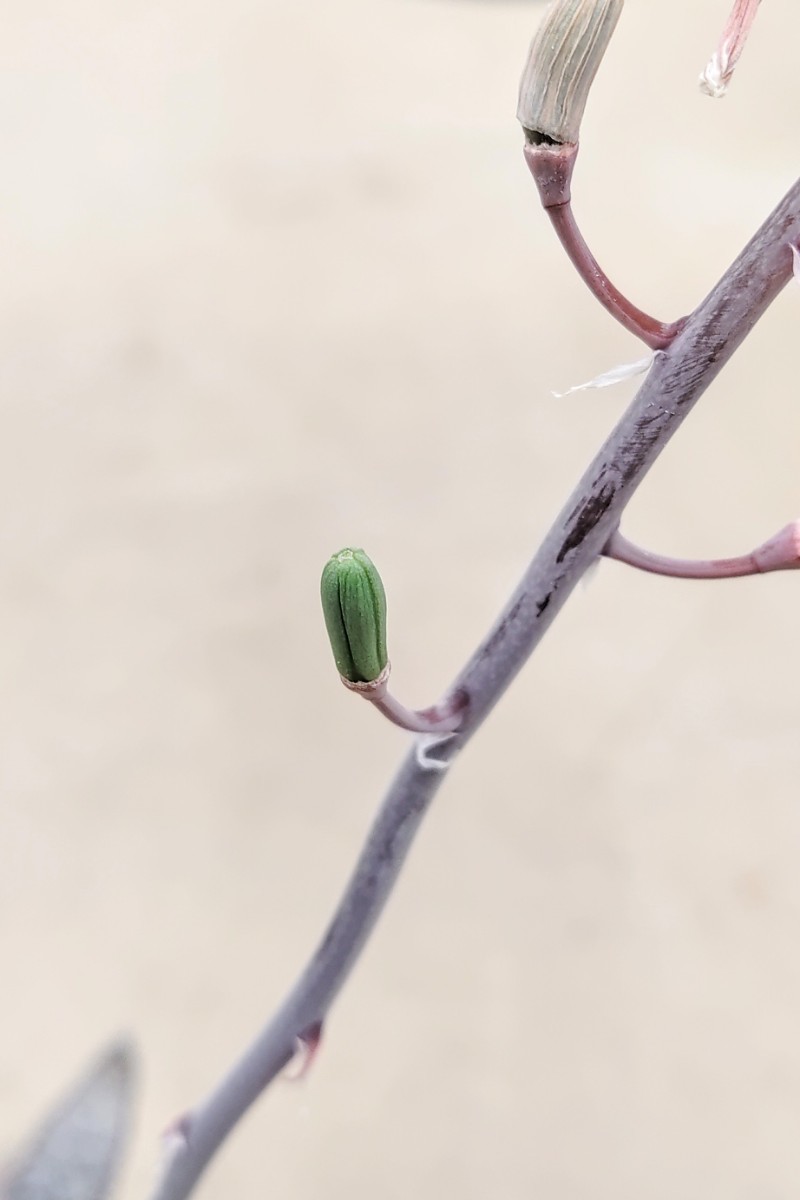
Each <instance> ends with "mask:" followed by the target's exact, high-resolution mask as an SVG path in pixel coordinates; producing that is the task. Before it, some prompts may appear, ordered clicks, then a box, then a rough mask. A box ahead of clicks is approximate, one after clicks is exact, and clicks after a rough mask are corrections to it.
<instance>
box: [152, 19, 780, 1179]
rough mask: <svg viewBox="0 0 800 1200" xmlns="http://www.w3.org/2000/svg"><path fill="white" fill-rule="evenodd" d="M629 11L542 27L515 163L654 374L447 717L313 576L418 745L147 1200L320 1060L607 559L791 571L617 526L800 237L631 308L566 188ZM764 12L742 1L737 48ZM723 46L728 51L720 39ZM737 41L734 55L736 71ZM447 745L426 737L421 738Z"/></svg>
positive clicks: (746, 254) (368, 623) (374, 616)
mask: <svg viewBox="0 0 800 1200" xmlns="http://www.w3.org/2000/svg"><path fill="white" fill-rule="evenodd" d="M622 6H623V3H622V0H557V3H556V4H554V5H553V7H552V8H551V9H550V10H549V12H548V14H547V15H546V17H545V18H544V23H543V25H542V27H541V29H540V32H539V34H538V35H537V38H536V39H534V43H533V47H532V52H531V55H530V58H529V60H528V65H527V67H526V70H525V75H524V77H523V84H522V90H521V94H520V118H521V121H522V124H523V127H524V130H525V139H526V144H525V157H526V161H527V162H528V165H529V167H530V169H531V171H532V172H533V175H534V178H535V179H536V182H537V185H538V187H539V191H540V195H541V196H542V200H543V203H544V204H545V207H546V209H547V211H548V214H549V215H550V217H551V220H552V221H553V224H554V225H555V227H556V229H557V231H558V233H559V235H560V237H561V239H562V241H563V242H564V245H565V247H566V249H567V251H568V253H569V255H570V257H571V258H572V259H573V261H574V262H575V263H576V265H577V266H578V268H579V270H580V271H581V273H582V274H583V276H584V278H585V279H586V280H587V283H589V286H590V287H591V288H592V290H593V291H594V293H595V294H596V295H597V297H598V299H599V300H600V301H601V303H602V304H603V305H604V307H605V308H607V309H608V310H609V311H610V312H611V313H612V314H613V315H614V316H615V317H616V318H617V319H618V320H620V321H621V322H622V323H623V324H624V325H625V326H626V328H628V329H629V330H631V332H633V333H635V334H636V335H637V336H638V337H640V338H641V339H642V340H643V341H644V342H646V344H647V345H648V346H650V347H652V348H656V349H659V350H661V351H662V353H659V354H657V355H655V359H654V362H653V365H652V367H651V369H650V372H649V374H648V376H647V378H646V379H645V382H644V383H643V385H642V386H641V388H640V389H639V392H638V393H637V395H636V397H635V398H634V400H633V402H632V404H631V406H630V408H629V409H628V411H627V412H626V413H625V415H624V416H623V417H622V419H621V420H620V421H619V423H618V425H617V427H616V428H615V429H614V430H613V431H612V433H611V434H610V436H609V437H608V439H607V440H606V442H605V443H604V445H603V446H602V447H601V448H600V450H599V451H598V453H597V455H596V457H595V459H594V460H593V462H591V463H590V464H589V466H588V468H587V470H586V472H585V474H584V476H583V478H582V479H581V480H580V482H579V483H578V485H577V487H576V489H575V491H574V493H573V494H572V496H571V497H570V498H569V499H568V501H567V503H566V505H565V507H564V509H563V511H562V512H561V514H560V515H559V517H558V518H557V519H556V521H555V522H554V524H553V526H552V528H551V529H550V532H549V533H548V534H547V536H546V538H545V540H544V542H543V543H542V545H541V547H540V549H539V550H538V552H537V553H536V555H535V557H534V559H533V561H532V562H531V564H530V566H529V568H528V570H527V571H526V573H525V575H524V576H523V578H522V580H521V581H520V584H519V586H518V587H517V589H516V591H515V592H514V594H513V595H512V596H511V598H510V599H509V601H508V603H507V605H506V607H505V609H504V610H503V612H502V613H501V614H500V616H499V617H498V619H497V622H496V623H495V625H494V627H493V628H492V629H491V630H490V631H489V633H488V634H487V636H486V637H485V639H484V640H483V641H482V642H481V644H480V645H479V646H478V648H477V649H476V651H475V652H474V654H473V655H472V657H471V658H470V660H469V661H468V662H467V664H466V666H465V667H464V669H463V670H462V671H461V673H460V674H459V676H458V677H457V679H456V680H455V681H454V682H453V684H452V685H451V687H450V689H449V690H448V692H447V693H446V695H445V698H444V700H443V702H442V704H441V705H440V706H438V707H437V708H436V709H434V710H429V711H428V713H427V714H422V717H420V714H410V713H409V712H408V710H405V709H402V712H401V711H400V710H401V706H399V705H398V704H397V702H395V701H393V700H390V699H389V697H388V693H387V692H386V690H385V682H386V680H385V674H386V672H387V670H388V658H387V656H386V646H385V598H384V597H383V586H382V584H381V583H380V580H379V578H378V576H377V572H376V571H375V570H374V567H373V565H372V564H371V563H370V562H369V560H368V559H367V558H366V556H365V555H363V552H362V551H344V552H342V553H340V554H339V555H336V556H334V559H333V560H331V563H330V564H329V565H328V567H326V574H325V576H324V577H323V603H324V606H325V616H326V623H327V626H328V630H329V633H330V635H331V642H332V646H333V650H334V655H335V657H336V661H337V665H338V667H339V670H340V672H341V673H342V675H343V678H344V679H345V682H346V683H347V685H348V687H352V688H356V689H357V690H359V691H360V692H361V694H365V695H366V696H367V698H368V699H370V700H371V701H372V702H373V703H374V704H376V706H377V707H379V708H381V709H382V711H384V713H386V715H388V716H390V718H391V719H393V720H398V719H399V723H401V724H403V725H405V727H406V728H420V724H419V722H420V721H421V720H422V721H423V723H424V721H427V724H425V725H424V728H425V730H426V736H425V737H420V738H417V739H416V740H415V744H414V746H413V747H412V748H411V750H410V752H409V754H408V755H407V756H406V758H405V760H404V761H403V763H402V764H401V766H400V769H399V771H398V773H397V775H396V777H395V779H394V781H393V782H392V784H391V786H390V787H389V790H388V792H387V795H386V797H385V799H384V801H383V804H382V806H381V808H380V810H379V812H378V814H377V817H376V819H375V822H374V824H373V827H372V829H371V830H370V833H369V835H368V837H367V840H366V843H365V845H364V847H363V849H362V851H361V854H360V856H359V859H358V862H357V863H356V866H355V869H354V871H353V875H352V877H351V879H350V881H349V883H348V885H347V887H346V889H345V891H344V894H343V896H342V899H341V901H340V904H339V906H338V908H337V910H336V912H335V914H334V916H333V918H332V920H331V922H330V925H329V926H328V929H327V931H326V932H325V935H324V937H323V939H322V941H321V942H320V944H319V947H318V948H317V950H316V951H315V953H314V954H313V955H312V957H311V959H310V960H309V962H308V965H307V966H306V968H305V970H304V971H303V973H302V975H301V976H300V978H299V979H298V980H297V982H296V983H295V985H294V987H293V988H292V989H291V990H290V991H289V993H288V995H287V996H286V998H285V1000H284V1002H283V1004H282V1005H281V1007H280V1008H279V1010H278V1011H277V1012H276V1013H275V1015H274V1016H273V1017H272V1019H271V1020H270V1021H269V1022H268V1024H267V1025H266V1026H265V1028H264V1029H263V1031H262V1032H261V1033H260V1034H259V1036H258V1037H257V1038H256V1040H255V1041H254V1043H253V1044H252V1045H251V1046H250V1047H249V1048H248V1049H246V1050H245V1052H244V1053H243V1054H242V1057H241V1058H240V1060H239V1061H238V1062H237V1063H235V1064H234V1066H233V1067H232V1068H231V1070H230V1071H229V1072H228V1073H227V1074H226V1076H225V1077H224V1078H223V1079H222V1080H221V1081H220V1082H219V1084H218V1085H217V1086H216V1087H214V1088H213V1089H212V1091H211V1092H210V1093H209V1095H208V1096H207V1098H206V1099H205V1100H203V1101H202V1102H201V1103H200V1104H198V1105H197V1106H196V1107H195V1108H194V1109H193V1110H192V1111H191V1112H189V1113H187V1114H186V1115H185V1116H184V1117H182V1118H181V1119H180V1121H179V1122H178V1124H177V1125H176V1126H175V1127H174V1128H176V1129H178V1130H179V1136H173V1137H172V1138H171V1139H170V1141H169V1145H168V1149H167V1152H166V1153H165V1156H164V1161H163V1164H162V1172H161V1176H160V1179H159V1181H158V1184H157V1186H156V1188H155V1189H154V1191H153V1192H152V1198H151V1200H185V1197H187V1196H189V1195H190V1193H191V1192H192V1190H193V1188H194V1186H195V1184H196V1182H197V1180H198V1179H199V1177H200V1175H201V1174H202V1172H203V1170H204V1169H205V1167H206V1165H207V1164H208V1162H209V1160H210V1159H211V1158H212V1156H213V1155H214V1153H215V1152H216V1150H217V1149H218V1148H219V1146H220V1145H221V1143H222V1142H223V1141H224V1139H225V1138H226V1137H227V1135H228V1134H229V1133H230V1131H231V1130H232V1129H233V1127H234V1126H235V1125H236V1123H237V1122H238V1120H239V1119H240V1118H241V1116H242V1115H243V1113H244V1112H245V1111H246V1110H247V1109H248V1108H249V1106H250V1105H251V1104H252V1103H253V1101H254V1100H255V1099H256V1098H257V1097H258V1096H259V1095H260V1094H261V1092H262V1091H263V1090H264V1089H265V1088H266V1087H267V1085H268V1084H269V1083H270V1082H271V1081H272V1080H273V1079H275V1078H276V1077H277V1076H278V1075H279V1074H280V1072H281V1071H282V1070H283V1069H284V1067H285V1066H286V1065H287V1063H288V1062H289V1061H290V1060H291V1059H292V1057H293V1056H294V1054H295V1052H296V1049H297V1047H298V1045H300V1046H306V1047H308V1049H309V1051H311V1050H315V1049H316V1046H317V1045H318V1042H319V1037H320V1034H321V1031H322V1026H323V1023H324V1022H325V1020H326V1018H327V1016H328V1013H329V1011H330V1009H331V1006H332V1004H333V1002H334V1000H335V999H336V997H337V995H338V993H339V991H340V989H341V987H342V986H343V984H344V982H345V980H346V979H347V976H348V974H349V972H350V970H351V968H352V967H353V964H354V963H355V962H356V960H357V958H358V956H359V955H360V953H361V951H362V949H363V947H364V945H365V943H366V941H367V939H368V937H369V934H370V933H371V931H372V928H373V927H374V925H375V922H376V921H377V919H378V917H379V915H380V913H381V910H382V908H383V905H384V904H385V902H386V899H387V897H388V895H389V893H390V891H391V889H392V887H393V885H394V883H395V881H396V879H397V877H398V875H399V874H400V871H401V869H402V866H403V863H404V861H405V857H406V855H407V853H408V851H409V849H410V846H411V843H412V841H413V838H414V836H415V834H416V832H417V830H418V829H419V826H420V824H421V822H422V819H423V817H424V815H425V813H426V811H427V809H428V807H429V805H430V803H431V801H432V800H433V797H434V795H435V794H436V791H437V790H438V788H439V786H440V785H441V783H442V782H443V780H444V778H445V777H446V774H447V768H448V766H449V765H450V763H451V762H452V761H453V760H454V758H455V757H456V755H457V754H458V753H459V751H460V750H461V749H462V748H463V746H464V745H466V743H467V741H468V740H469V739H470V738H471V737H472V736H473V735H474V734H475V733H476V731H477V730H478V729H479V727H480V725H481V724H482V722H483V721H484V719H485V718H486V716H487V715H488V713H489V712H490V711H491V710H492V709H493V708H494V706H495V705H496V704H497V702H498V700H499V699H500V697H501V696H502V695H503V693H504V692H505V690H506V688H507V687H508V686H509V685H510V683H511V682H512V680H513V679H514V677H515V676H516V674H517V672H518V671H519V670H520V669H521V668H522V667H523V665H524V664H525V662H526V661H527V659H528V658H529V656H530V655H531V653H532V652H533V650H534V649H535V647H536V645H537V644H538V642H539V641H540V639H541V638H542V636H543V635H544V633H545V632H546V630H547V629H548V628H549V626H550V624H551V623H552V622H553V620H554V619H555V617H556V616H557V614H558V612H559V611H560V609H561V607H562V605H563V604H564V602H565V600H566V598H567V597H568V595H569V594H570V592H571V591H572V589H573V588H574V587H575V585H576V583H577V582H578V580H579V579H580V578H581V576H582V575H583V574H584V572H585V571H586V570H587V569H588V568H589V567H590V566H591V565H592V563H593V562H595V561H596V559H597V558H598V556H600V555H603V554H605V555H606V556H608V557H615V558H617V559H620V560H621V561H624V562H627V563H629V564H631V565H633V566H637V567H640V568H644V569H645V570H650V571H657V572H659V573H662V574H672V575H679V576H682V577H692V578H720V577H724V576H730V575H734V574H752V573H755V572H760V571H765V570H781V569H787V568H791V567H795V566H797V565H798V526H797V524H795V525H791V526H788V527H787V528H786V530H783V531H781V533H780V534H778V535H776V537H775V538H773V539H771V540H770V541H769V542H767V543H765V545H764V546H762V547H760V548H759V549H758V550H756V551H753V552H752V553H751V554H749V555H745V556H744V557H743V558H740V559H728V560H710V561H708V562H704V563H699V564H698V563H687V562H684V561H682V560H669V559H664V558H661V557H659V556H656V555H652V554H650V553H649V552H647V551H644V550H639V549H638V548H636V547H633V546H632V545H631V543H629V542H627V541H626V540H625V539H624V538H623V537H622V535H621V534H620V533H619V532H618V529H617V527H618V524H619V520H620V516H621V514H622V512H623V510H624V508H625V506H626V505H627V504H628V502H629V501H630V499H631V497H632V496H633V494H634V492H635V490H636V488H637V487H638V486H639V484H640V483H641V482H642V480H643V479H644V477H645V475H646V474H647V472H648V471H649V469H650V467H651V466H652V465H653V463H654V462H655V460H656V459H657V457H658V455H659V454H660V453H661V451H662V450H663V449H664V447H665V446H666V444H667V442H668V441H669V439H670V438H671V437H672V436H673V434H674V433H675V432H676V431H677V429H678V428H679V426H680V425H681V423H682V422H683V420H684V419H685V418H686V417H687V416H688V414H689V412H690V411H691V409H692V407H693V406H694V404H695V403H696V402H697V400H698V399H699V398H700V396H701V395H702V394H703V392H704V391H705V390H706V389H707V388H708V386H709V385H710V384H711V382H712V381H713V380H714V379H715V378H716V376H717V375H718V374H719V372H720V371H721V370H722V368H723V367H724V366H725V364H726V363H727V362H728V361H729V360H730V358H731V357H732V356H733V354H734V353H735V351H736V350H737V348H738V347H739V345H740V344H741V343H742V341H743V340H744V339H745V338H746V337H747V335H748V334H749V333H750V331H751V330H752V328H753V326H754V325H755V324H756V322H757V321H758V320H759V318H760V317H761V316H762V315H763V314H764V312H765V311H766V310H767V308H768V307H769V305H770V304H771V303H772V301H773V300H774V299H775V297H776V296H777V295H778V293H779V292H780V291H781V289H782V288H783V287H784V286H785V285H786V283H787V282H788V281H789V279H790V278H791V276H792V269H793V257H794V251H793V247H795V246H796V245H797V243H798V242H799V241H800V181H798V183H796V184H795V185H794V186H793V187H792V188H791V189H790V191H789V192H788V193H787V195H786V196H785V197H784V199H783V200H782V201H781V203H780V204H779V205H778V207H777V208H776V209H775V211H774V212H773V213H772V214H771V215H770V216H769V217H768V218H767V220H766V221H765V223H764V225H763V226H762V228H761V229H760V230H759V231H758V233H756V234H755V236H754V237H753V238H752V240H751V241H750V242H749V244H748V245H747V246H746V247H745V249H744V250H743V251H742V253H741V254H740V255H739V257H738V258H737V259H736V261H735V262H734V263H733V264H732V266H731V267H730V268H729V269H728V270H727V271H726V272H725V274H724V276H723V277H722V279H721V280H720V281H719V282H718V283H717V285H716V286H715V287H714V288H713V290H712V291H711V292H710V294H709V295H708V297H707V298H706V299H705V300H704V301H702V303H700V304H699V305H698V307H697V308H696V309H695V311H694V312H693V313H692V314H691V315H690V316H688V317H686V318H685V319H683V320H680V321H677V322H672V323H663V322H660V321H657V320H655V319H654V318H652V317H650V316H648V315H647V314H645V313H643V312H641V310H639V309H637V308H636V307H635V306H634V305H632V304H631V303H630V302H629V301H628V300H627V299H626V298H625V297H623V296H622V295H621V293H619V292H618V291H617V290H616V289H615V288H614V287H613V286H612V285H611V284H610V283H609V281H608V280H607V279H606V277H605V276H604V275H603V273H602V272H601V271H600V268H599V267H598V266H597V264H596V262H595V261H594V259H593V257H592V256H591V254H590V252H589V251H588V249H587V248H586V246H585V244H584V243H583V240H582V238H581V237H580V234H579V233H578V231H577V227H576V226H575V224H574V220H573V218H572V214H571V208H570V194H569V191H570V188H569V185H570V177H571V173H572V167H573V165H574V160H575V155H576V154H577V147H578V133H579V126H580V119H581V116H582V113H583V109H584V105H585V103H586V97H587V95H588V90H589V87H590V84H591V82H592V79H593V78H594V75H595V72H596V70H597V67H598V65H599V63H600V60H601V58H602V55H603V52H604V50H605V48H606V45H607V43H608V39H609V37H610V36H611V33H612V32H613V29H614V27H615V25H616V23H617V20H618V18H619V16H620V13H621V10H622ZM755 8H756V5H755V3H753V0H751V2H750V3H749V4H748V3H737V4H736V6H735V9H734V14H733V16H732V18H731V20H732V22H734V25H735V27H736V31H738V34H739V35H742V34H743V32H745V31H746V27H747V25H748V24H749V23H750V21H751V20H752V17H753V15H754V12H755ZM723 42H724V39H723ZM741 42H742V38H741V36H740V40H739V41H738V42H736V43H735V45H732V46H731V47H729V51H728V58H727V60H726V63H727V65H725V64H724V63H723V65H722V68H721V69H722V73H723V74H725V73H726V72H728V73H729V69H730V67H732V65H733V61H734V58H735V55H736V54H737V53H738V51H739V50H740V49H741ZM448 728H449V729H450V732H449V733H447V734H446V735H445V736H435V737H433V738H431V737H430V732H431V730H433V731H434V732H435V731H437V730H438V731H440V732H444V731H446V730H447V729H448Z"/></svg>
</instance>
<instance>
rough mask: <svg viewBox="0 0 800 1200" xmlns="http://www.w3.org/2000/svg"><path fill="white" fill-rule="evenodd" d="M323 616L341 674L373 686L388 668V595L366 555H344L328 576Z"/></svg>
mask: <svg viewBox="0 0 800 1200" xmlns="http://www.w3.org/2000/svg"><path fill="white" fill-rule="evenodd" d="M320 591H321V595H322V612H323V615H324V617H325V626H326V628H327V630H328V638H329V639H330V643H331V649H332V650H333V657H334V659H335V661H336V666H337V669H338V671H339V674H340V675H341V676H343V678H344V679H346V680H347V681H348V682H349V683H372V682H373V680H375V679H377V678H378V676H379V675H380V674H381V672H382V671H383V670H384V669H385V667H386V665H387V663H388V661H389V660H388V655H387V653H386V593H385V591H384V589H383V582H382V580H381V577H380V575H379V574H378V571H377V569H376V567H375V564H374V563H373V562H372V560H371V559H370V558H369V557H368V556H367V555H366V554H365V553H364V551H363V550H352V549H346V550H340V551H339V553H338V554H334V555H333V557H332V558H331V559H330V560H329V561H328V563H327V564H326V566H325V569H324V571H323V572H322V583H321V587H320Z"/></svg>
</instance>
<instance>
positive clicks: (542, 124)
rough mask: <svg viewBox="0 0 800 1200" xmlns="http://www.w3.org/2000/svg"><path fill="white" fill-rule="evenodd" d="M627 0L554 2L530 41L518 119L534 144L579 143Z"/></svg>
mask: <svg viewBox="0 0 800 1200" xmlns="http://www.w3.org/2000/svg"><path fill="white" fill-rule="evenodd" d="M623 2H624V0H556V3H555V4H553V6H552V7H551V8H550V9H549V10H548V11H547V12H546V13H545V15H544V19H543V21H542V23H541V25H540V26H539V29H538V30H537V32H536V36H535V37H534V39H533V42H532V44H531V49H530V53H529V55H528V61H527V64H526V66H525V72H524V74H523V76H522V82H521V84H520V89H519V104H518V106H517V117H518V119H519V121H520V123H521V125H522V127H523V129H524V130H525V133H526V134H527V136H528V139H529V140H530V141H532V142H535V143H539V142H554V143H556V144H557V145H564V144H570V145H575V144H577V141H578V134H579V132H580V126H581V120H582V118H583V110H584V108H585V107H586V99H587V97H588V95H589V88H590V87H591V86H592V83H593V81H594V77H595V75H596V74H597V68H598V67H599V66H600V63H601V61H602V58H603V55H604V54H605V52H606V49H607V47H608V43H609V41H610V40H611V35H612V33H613V32H614V29H615V27H616V24H617V21H618V20H619V15H620V13H621V12H622V5H623Z"/></svg>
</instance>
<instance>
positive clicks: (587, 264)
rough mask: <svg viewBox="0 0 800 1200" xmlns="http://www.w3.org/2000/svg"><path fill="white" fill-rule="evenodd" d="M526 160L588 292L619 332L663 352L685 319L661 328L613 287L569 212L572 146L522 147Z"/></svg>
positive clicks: (574, 149)
mask: <svg viewBox="0 0 800 1200" xmlns="http://www.w3.org/2000/svg"><path fill="white" fill-rule="evenodd" d="M524 154H525V161H526V163H527V164H528V170H529V171H530V173H531V175H532V176H533V179H534V182H535V183H536V187H537V188H538V190H539V199H540V200H541V202H542V208H543V209H544V210H545V212H546V213H547V215H548V217H549V218H550V221H551V224H552V226H553V228H554V229H555V231H556V233H557V235H558V240H559V241H560V242H561V245H562V246H563V247H564V249H565V250H566V252H567V255H568V257H569V260H570V262H571V263H572V265H573V266H574V267H575V268H576V270H577V272H578V274H579V275H580V277H581V279H582V280H583V281H584V283H585V284H586V286H587V287H588V288H589V291H590V292H591V293H592V295H593V296H595V297H596V298H597V299H598V300H599V301H600V303H601V304H602V306H603V308H604V309H605V310H606V311H607V312H609V313H611V316H612V317H614V318H615V319H616V320H617V321H619V323H620V325H622V326H623V328H625V329H627V330H628V332H629V333H633V334H635V335H636V337H638V338H641V340H642V341H643V342H644V343H645V345H646V346H649V347H650V349H651V350H664V349H665V348H666V347H667V346H668V345H669V344H670V342H671V341H672V340H673V338H674V337H675V335H676V334H677V333H678V332H679V330H680V329H681V328H682V327H683V325H684V321H683V320H681V321H675V322H672V323H671V324H665V323H664V322H663V321H657V320H656V318H655V317H651V316H649V315H648V314H647V313H646V312H643V311H642V310H641V309H640V308H637V307H636V305H635V304H632V303H631V301H630V300H629V299H628V297H627V296H625V295H623V293H622V292H621V291H620V290H619V288H616V287H615V286H614V284H613V283H612V282H611V280H610V279H609V278H608V276H607V275H606V273H605V271H604V270H603V268H602V267H601V266H600V264H599V263H598V261H597V259H596V258H595V257H594V255H593V254H592V252H591V250H590V249H589V247H588V246H587V244H586V241H585V239H584V237H583V234H582V233H581V231H580V229H579V228H578V223H577V221H576V220H575V215H574V213H573V211H572V174H573V171H574V169H575V162H576V159H577V157H578V147H577V145H573V144H569V143H567V144H563V145H549V144H548V143H543V142H531V141H528V142H526V143H525V147H524Z"/></svg>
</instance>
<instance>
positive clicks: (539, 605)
mask: <svg viewBox="0 0 800 1200" xmlns="http://www.w3.org/2000/svg"><path fill="white" fill-rule="evenodd" d="M552 598H553V593H552V592H548V593H547V595H546V596H545V598H544V600H537V602H536V612H537V613H538V615H539V616H541V615H542V613H543V612H544V610H545V609H546V608H547V606H548V604H549V603H550V601H551V600H552Z"/></svg>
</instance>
